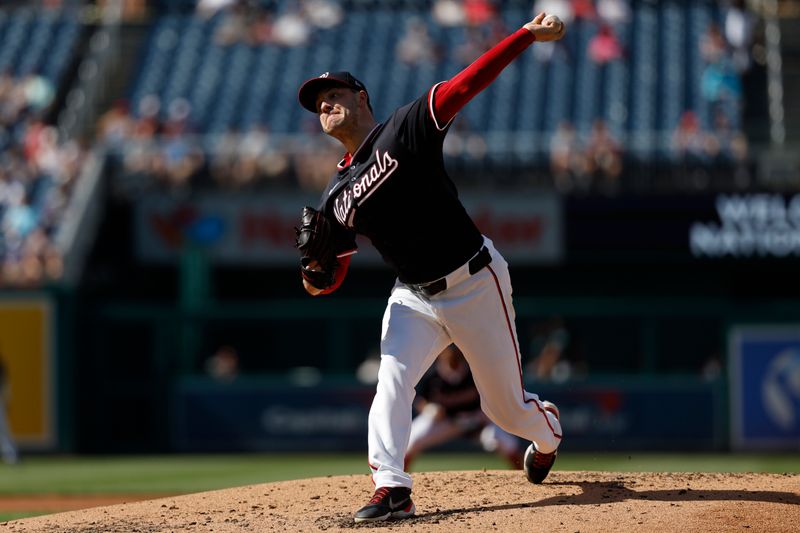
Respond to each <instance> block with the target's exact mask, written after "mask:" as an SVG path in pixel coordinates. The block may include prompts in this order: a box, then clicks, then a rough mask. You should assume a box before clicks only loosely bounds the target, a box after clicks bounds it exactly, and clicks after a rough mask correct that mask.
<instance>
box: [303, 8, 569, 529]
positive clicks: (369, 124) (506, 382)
mask: <svg viewBox="0 0 800 533" xmlns="http://www.w3.org/2000/svg"><path fill="white" fill-rule="evenodd" d="M564 31H565V28H564V25H563V24H562V23H561V22H560V21H559V20H558V19H557V18H556V17H553V16H550V17H546V16H545V14H544V13H540V14H539V15H537V16H536V17H535V18H534V19H533V20H532V21H530V22H528V23H527V24H525V25H524V26H522V27H521V28H520V29H519V30H517V31H516V32H514V33H513V34H511V35H509V36H508V37H507V38H505V39H504V40H502V41H501V42H500V43H499V44H497V45H496V46H494V47H493V48H492V49H490V50H488V51H487V52H486V53H484V54H483V55H482V56H481V57H479V58H478V59H477V60H476V61H475V62H474V63H472V64H471V65H469V66H468V67H467V68H465V69H464V70H463V71H461V72H460V73H458V74H456V75H455V76H454V77H453V78H451V79H449V80H447V81H443V82H440V83H437V84H435V85H434V86H433V87H430V88H429V89H428V90H426V91H425V93H424V94H422V95H421V96H420V97H419V98H417V99H416V100H414V101H413V102H411V103H409V104H407V105H404V106H402V107H400V108H399V109H397V110H396V111H394V112H393V113H392V114H391V115H389V117H388V118H387V119H386V120H385V121H383V122H377V121H376V119H375V117H374V115H373V112H372V105H371V102H370V97H369V93H368V92H367V88H366V87H365V86H364V84H363V83H361V82H360V81H359V80H358V79H356V78H355V77H354V76H353V75H352V74H350V73H349V72H325V73H324V74H321V75H319V76H318V77H316V78H312V79H310V80H308V81H306V82H305V83H304V84H303V85H302V86H301V87H300V91H299V94H298V98H299V100H300V103H301V105H302V106H303V107H304V108H306V109H308V110H309V111H310V112H312V113H315V114H317V115H318V116H319V121H320V124H321V126H322V131H323V132H325V133H326V134H328V135H330V136H331V137H333V138H335V139H337V140H338V141H340V142H341V144H342V145H343V147H344V149H345V150H346V152H345V154H344V156H343V157H342V160H341V161H340V162H339V164H338V166H337V168H336V172H335V173H334V175H333V177H332V178H331V180H330V182H329V184H328V186H327V187H326V189H325V190H324V191H323V194H322V198H321V199H320V203H319V205H318V206H317V208H312V207H306V208H304V209H303V213H302V219H301V224H300V227H299V228H298V230H297V242H296V245H297V248H298V249H299V250H300V253H301V263H300V269H301V274H302V278H303V285H304V287H305V289H306V291H307V292H308V293H310V294H312V295H322V294H329V293H331V292H332V291H334V290H336V288H337V287H339V286H340V285H341V283H342V281H343V280H344V278H345V276H346V275H347V270H348V266H349V264H350V259H351V256H352V254H353V253H355V252H356V241H355V236H356V234H362V235H365V236H366V237H368V238H369V239H370V240H371V241H372V244H373V245H374V246H375V248H376V249H377V250H378V251H379V252H380V253H381V255H382V256H383V259H384V260H385V261H386V263H388V264H389V265H390V266H391V267H392V268H393V269H394V270H395V271H396V273H397V281H396V283H395V285H394V288H393V289H392V291H391V295H390V296H389V301H388V305H387V306H386V311H385V313H384V316H383V326H382V330H381V365H380V370H379V372H378V384H377V391H376V394H375V398H374V401H373V403H372V407H371V409H370V413H369V438H368V446H369V467H370V469H371V471H372V479H373V481H374V482H375V487H376V490H375V492H374V494H373V496H372V498H371V499H370V500H369V502H368V503H367V504H366V505H365V506H364V507H363V508H361V509H360V510H358V511H357V512H356V514H355V517H354V519H355V521H356V522H371V521H379V520H387V519H389V518H406V517H410V516H413V515H414V513H415V507H414V503H413V501H412V499H411V489H412V480H411V476H409V475H408V473H406V472H405V469H404V466H403V458H404V455H405V451H406V449H407V447H408V442H409V435H410V432H411V413H412V402H413V400H414V387H415V385H416V384H417V382H418V381H419V380H420V378H421V377H422V375H423V374H424V373H425V371H426V370H427V369H428V368H429V367H430V366H431V364H432V363H433V361H434V359H435V358H436V356H437V355H438V354H439V353H440V352H441V351H442V350H443V349H444V348H445V347H446V346H448V345H449V344H451V343H454V344H456V345H458V347H459V348H460V349H461V351H462V352H463V353H464V356H465V357H466V359H467V361H468V362H469V366H470V368H471V369H472V374H473V378H474V380H475V385H476V387H477V389H478V391H479V393H480V401H481V407H482V409H483V411H484V412H485V413H486V414H487V415H488V416H489V418H491V419H492V421H493V422H494V423H496V424H497V425H498V426H500V427H501V428H503V429H504V430H505V431H508V432H509V433H512V434H515V435H518V436H519V437H522V438H524V439H526V440H528V441H530V442H531V445H530V446H529V447H528V448H527V450H526V452H525V454H524V458H523V463H524V469H525V474H526V476H527V478H528V480H530V481H531V482H532V483H541V482H542V481H543V480H544V479H545V477H546V476H547V474H548V473H549V471H550V468H551V467H552V465H553V462H554V461H555V459H556V450H557V448H558V446H559V444H560V442H561V438H562V434H561V425H560V423H559V420H558V418H559V413H558V409H557V408H556V406H555V405H553V404H552V403H549V402H543V401H541V400H540V399H539V397H538V396H537V395H536V394H533V393H530V392H528V391H526V390H524V388H523V380H522V369H521V365H520V353H519V341H518V339H517V334H516V327H515V325H514V307H513V304H512V301H511V280H510V277H509V273H508V265H507V263H506V261H505V260H504V259H503V257H502V256H501V255H500V253H499V252H498V251H497V250H496V249H495V248H494V246H493V245H492V242H491V240H489V239H488V238H486V237H485V236H483V235H481V233H480V231H478V229H477V227H476V226H475V224H474V223H473V221H472V219H471V218H470V216H469V215H468V214H467V212H466V210H465V209H464V207H463V206H462V204H461V202H460V201H459V199H458V193H457V191H456V187H455V185H454V183H453V181H451V179H450V177H449V176H448V175H447V172H446V171H445V166H444V158H443V155H442V143H443V141H444V137H445V135H446V134H447V131H448V129H449V127H450V125H451V123H452V121H453V118H454V117H455V116H456V114H457V113H458V111H459V110H460V109H461V108H463V107H464V106H465V105H466V104H467V103H468V102H469V101H470V100H471V99H472V98H473V97H475V96H476V95H477V94H478V93H480V92H481V91H482V90H483V89H484V88H486V87H487V86H488V85H489V84H490V83H491V82H492V81H493V80H494V79H495V78H496V77H497V76H498V75H499V74H500V72H501V71H502V70H503V69H504V68H505V67H506V66H507V65H508V64H509V63H510V62H511V61H513V60H514V58H516V57H517V56H518V55H519V54H521V53H522V52H523V51H524V50H525V49H526V48H527V47H528V46H530V45H531V44H533V43H534V42H535V41H553V40H557V39H560V38H561V37H562V36H563V35H564Z"/></svg>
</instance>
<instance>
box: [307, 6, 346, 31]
mask: <svg viewBox="0 0 800 533" xmlns="http://www.w3.org/2000/svg"><path fill="white" fill-rule="evenodd" d="M300 5H301V11H302V13H303V16H304V17H305V18H306V19H307V20H308V21H309V22H310V23H311V25H312V26H314V27H316V28H320V29H323V30H327V29H330V28H335V27H336V26H338V25H339V24H341V22H342V20H344V10H343V9H342V6H341V5H339V4H338V3H337V2H334V1H332V0H301V1H300Z"/></svg>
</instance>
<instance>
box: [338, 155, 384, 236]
mask: <svg viewBox="0 0 800 533" xmlns="http://www.w3.org/2000/svg"><path fill="white" fill-rule="evenodd" d="M397 165H398V163H397V160H396V159H392V156H391V155H390V154H389V152H384V153H383V154H381V153H380V151H376V152H375V163H373V164H372V165H370V167H369V168H367V170H365V171H364V174H362V175H361V177H359V178H357V179H356V180H355V181H354V182H353V186H352V187H351V188H345V189H344V191H343V192H342V194H340V195H339V196H338V197H336V198H335V200H334V202H333V212H334V214H335V215H336V220H338V221H339V223H340V224H342V225H343V226H347V227H349V228H352V227H353V215H354V214H355V212H356V211H355V208H354V207H355V205H356V204H355V203H354V201H355V202H360V201H361V200H362V198H363V200H366V199H367V198H369V197H370V195H371V194H372V193H373V192H375V190H376V189H377V188H378V187H380V185H381V183H383V181H384V180H385V179H386V178H388V177H389V176H391V175H392V172H394V171H395V170H397Z"/></svg>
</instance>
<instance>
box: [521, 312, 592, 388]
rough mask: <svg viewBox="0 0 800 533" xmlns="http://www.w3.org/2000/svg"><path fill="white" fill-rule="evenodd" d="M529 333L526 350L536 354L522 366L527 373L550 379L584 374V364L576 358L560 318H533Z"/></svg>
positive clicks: (535, 376) (561, 381) (568, 335)
mask: <svg viewBox="0 0 800 533" xmlns="http://www.w3.org/2000/svg"><path fill="white" fill-rule="evenodd" d="M531 333H532V336H531V344H530V348H529V352H530V353H531V354H535V355H534V356H533V358H532V359H531V360H530V362H529V363H528V364H527V365H526V366H525V372H526V376H531V377H532V378H533V379H535V380H537V381H552V382H553V383H564V382H566V381H569V380H570V379H575V378H581V377H585V376H586V365H585V363H583V362H581V361H580V360H578V357H577V353H576V352H575V350H574V349H573V344H574V343H573V340H572V337H571V335H570V333H569V330H568V329H567V327H566V323H565V322H564V319H563V318H561V317H552V318H550V319H548V320H545V321H542V322H536V323H534V324H532V326H531Z"/></svg>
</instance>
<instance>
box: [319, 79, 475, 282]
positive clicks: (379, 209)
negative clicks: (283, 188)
mask: <svg viewBox="0 0 800 533" xmlns="http://www.w3.org/2000/svg"><path fill="white" fill-rule="evenodd" d="M433 93H434V90H433V89H431V90H430V91H429V92H428V93H426V94H425V95H423V96H421V97H420V98H418V99H417V100H415V101H414V102H411V103H410V104H408V105H405V106H403V107H401V108H399V109H398V110H397V111H395V112H394V113H393V114H392V115H391V116H390V117H389V118H388V119H387V120H386V122H384V123H382V124H378V125H377V126H376V127H375V129H373V130H372V132H371V133H370V134H369V135H368V136H367V138H366V139H365V140H364V142H363V143H362V144H361V146H360V147H359V149H358V150H357V151H356V153H355V154H353V156H352V159H351V161H350V164H349V165H347V166H343V165H340V166H339V170H338V172H337V173H336V174H335V175H334V176H333V178H332V179H331V181H330V183H329V184H328V187H327V188H326V189H325V191H324V192H323V196H322V201H321V205H320V210H322V211H323V212H324V213H325V215H326V216H327V217H328V218H329V219H330V220H331V222H334V221H335V222H334V226H335V227H336V229H335V231H334V234H335V235H336V239H337V244H336V247H337V251H338V252H339V253H345V252H347V251H349V250H353V249H355V235H356V233H358V234H362V235H365V236H366V237H368V238H369V239H370V241H371V242H372V244H373V246H375V248H376V249H377V250H378V251H379V252H380V254H381V255H382V256H383V259H384V261H386V262H387V263H388V264H389V265H390V266H392V267H393V268H394V269H395V271H396V272H397V276H398V278H399V279H400V281H402V282H405V283H425V282H429V281H434V280H436V279H439V278H441V277H443V276H445V275H447V274H449V273H450V272H452V271H453V270H455V269H456V268H458V267H459V266H461V265H463V264H464V263H466V262H467V261H468V260H469V259H470V258H471V257H472V256H473V255H475V253H477V252H478V250H479V249H480V247H481V246H482V244H483V238H482V236H481V234H480V232H479V231H478V229H477V227H476V226H475V224H474V223H473V222H472V219H471V218H470V217H469V215H468V214H467V212H466V210H465V209H464V206H463V205H462V204H461V202H460V200H459V199H458V192H457V191H456V188H455V185H454V184H453V182H452V181H451V180H450V178H449V176H448V175H447V172H446V171H445V167H444V158H443V155H442V143H443V142H444V136H445V134H446V133H447V130H448V128H449V124H447V125H445V126H444V127H441V128H440V127H439V125H437V123H436V121H435V120H434V118H433V116H432V113H431V109H433V102H432V95H433Z"/></svg>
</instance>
